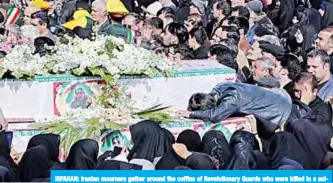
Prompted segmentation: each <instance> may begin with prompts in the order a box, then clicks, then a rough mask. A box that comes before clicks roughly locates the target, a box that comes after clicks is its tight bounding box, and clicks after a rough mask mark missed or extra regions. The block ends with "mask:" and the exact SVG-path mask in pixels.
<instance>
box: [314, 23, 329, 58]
mask: <svg viewBox="0 0 333 183" xmlns="http://www.w3.org/2000/svg"><path fill="white" fill-rule="evenodd" d="M316 48H317V49H321V50H324V51H325V52H326V53H328V54H332V53H333V27H330V28H326V29H323V30H322V31H320V32H319V34H318V37H317V39H316Z"/></svg>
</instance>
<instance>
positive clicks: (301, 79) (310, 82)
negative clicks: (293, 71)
mask: <svg viewBox="0 0 333 183" xmlns="http://www.w3.org/2000/svg"><path fill="white" fill-rule="evenodd" d="M305 87H306V88H308V89H310V90H311V93H312V99H313V100H314V99H315V98H316V95H317V92H318V90H317V87H318V82H317V80H316V78H315V77H314V76H313V75H312V74H310V73H307V72H302V73H300V74H299V75H298V76H296V78H295V87H294V91H295V97H296V98H297V99H301V97H302V91H303V90H304V88H305Z"/></svg>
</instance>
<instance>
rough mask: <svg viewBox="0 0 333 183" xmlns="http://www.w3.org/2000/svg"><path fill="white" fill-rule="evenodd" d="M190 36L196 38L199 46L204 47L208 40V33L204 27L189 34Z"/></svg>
mask: <svg viewBox="0 0 333 183" xmlns="http://www.w3.org/2000/svg"><path fill="white" fill-rule="evenodd" d="M189 36H191V37H192V38H193V37H194V38H195V40H196V41H197V43H198V44H200V45H204V43H205V41H206V39H207V33H206V31H205V29H204V28H203V27H197V28H194V29H192V30H191V31H190V32H189Z"/></svg>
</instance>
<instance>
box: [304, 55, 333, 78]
mask: <svg viewBox="0 0 333 183" xmlns="http://www.w3.org/2000/svg"><path fill="white" fill-rule="evenodd" d="M307 61H308V63H307V64H308V65H307V67H308V72H309V73H311V74H312V75H313V76H314V77H315V78H316V79H317V81H318V82H319V83H321V81H322V80H323V79H324V78H325V77H326V75H327V74H328V73H329V70H330V67H329V64H327V63H323V62H322V61H321V59H320V57H308V59H307Z"/></svg>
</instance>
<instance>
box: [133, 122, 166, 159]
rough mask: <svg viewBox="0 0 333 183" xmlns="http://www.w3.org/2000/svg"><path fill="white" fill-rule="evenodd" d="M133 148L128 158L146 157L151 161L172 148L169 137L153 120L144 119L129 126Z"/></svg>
mask: <svg viewBox="0 0 333 183" xmlns="http://www.w3.org/2000/svg"><path fill="white" fill-rule="evenodd" d="M129 129H130V132H131V136H132V141H133V143H134V146H133V148H132V149H131V151H130V154H129V155H128V159H129V160H131V159H146V160H148V161H150V162H153V161H154V159H155V158H157V157H162V156H163V155H164V154H166V153H167V152H168V151H170V150H171V149H172V147H171V144H172V143H171V142H170V140H171V139H170V137H169V136H168V135H167V133H165V131H164V130H163V129H162V128H161V127H160V125H159V124H157V123H156V122H154V121H150V120H145V121H141V122H139V123H137V124H134V125H132V126H130V127H129Z"/></svg>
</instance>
